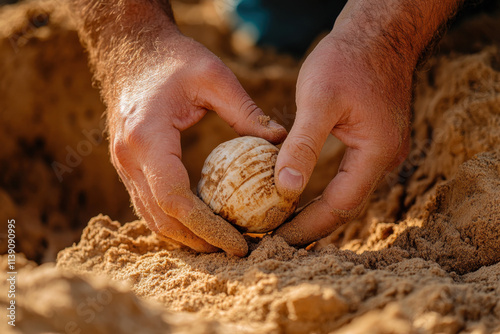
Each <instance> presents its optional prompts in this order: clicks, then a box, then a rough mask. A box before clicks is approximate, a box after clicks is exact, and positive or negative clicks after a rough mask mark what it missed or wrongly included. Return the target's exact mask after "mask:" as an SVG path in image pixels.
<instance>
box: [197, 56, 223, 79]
mask: <svg viewBox="0 0 500 334" xmlns="http://www.w3.org/2000/svg"><path fill="white" fill-rule="evenodd" d="M228 70H229V69H228V68H227V67H226V65H224V63H223V62H222V61H221V60H220V59H219V58H216V57H206V58H204V59H203V60H202V61H200V62H199V63H198V65H197V72H198V74H202V75H203V77H204V78H206V79H210V78H213V77H220V76H223V75H227V74H228Z"/></svg>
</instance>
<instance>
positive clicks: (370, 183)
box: [275, 25, 416, 246]
mask: <svg viewBox="0 0 500 334" xmlns="http://www.w3.org/2000/svg"><path fill="white" fill-rule="evenodd" d="M347 29H351V28H350V27H344V26H343V25H336V28H334V29H333V30H332V32H331V33H330V34H329V35H328V36H326V37H325V38H324V39H323V40H322V41H321V42H320V43H319V44H318V46H317V47H316V48H315V49H314V50H313V52H312V53H311V54H310V55H309V56H308V58H307V59H306V61H305V62H304V64H303V66H302V68H301V70H300V73H299V78H298V81H297V97H296V103H297V115H296V119H295V123H294V125H293V127H292V129H291V131H290V134H289V135H288V137H287V139H286V140H285V142H284V144H283V146H282V148H281V150H280V153H279V156H278V160H277V163H276V180H277V186H278V189H279V190H280V192H281V193H284V194H286V193H288V192H292V193H293V192H301V191H302V190H303V189H304V187H305V185H306V184H307V182H308V180H309V177H310V175H311V173H312V171H313V168H314V166H315V164H316V162H317V160H318V156H319V154H320V151H321V148H322V146H323V144H324V142H325V140H326V139H327V136H328V134H329V133H331V134H332V135H334V136H335V137H337V138H338V139H340V140H341V141H342V142H343V143H344V144H345V145H346V146H347V149H346V152H345V155H344V157H343V159H342V162H341V164H340V167H339V171H338V174H337V175H336V176H335V178H334V179H333V180H332V181H331V182H330V183H329V184H328V186H327V187H326V189H325V190H324V192H323V194H322V196H321V197H320V198H318V199H317V200H315V201H314V202H312V203H311V204H309V205H308V206H307V207H306V208H305V209H304V210H303V211H302V212H301V213H299V214H298V215H297V216H296V217H295V218H294V219H293V220H292V221H291V222H289V223H286V224H284V225H282V226H281V227H280V228H279V229H278V230H277V231H276V232H275V234H277V235H280V236H282V237H283V238H284V239H285V240H286V241H287V242H288V243H289V244H291V245H297V246H304V245H307V244H309V243H311V242H313V241H315V240H318V239H320V238H322V237H325V236H327V235H328V234H330V233H331V232H333V231H334V230H335V229H336V228H337V227H339V226H340V225H341V224H343V223H345V222H347V221H348V220H351V219H353V218H355V216H357V215H358V214H359V213H360V211H361V210H362V208H363V206H364V204H365V202H366V200H367V198H368V196H369V195H370V194H371V193H372V191H373V190H374V188H375V187H376V185H377V184H378V182H379V181H380V180H381V179H382V178H383V176H384V175H385V173H386V172H388V171H390V170H392V169H393V168H395V167H396V166H397V165H399V164H400V163H401V162H402V161H403V160H404V158H405V157H406V155H407V154H408V150H409V124H410V102H411V93H412V75H413V70H414V67H415V64H416V58H413V57H408V59H407V60H406V61H405V60H402V59H401V58H400V57H394V56H393V55H392V54H390V52H389V51H387V53H385V52H383V50H380V49H377V48H380V46H379V45H377V44H376V43H374V41H373V40H372V41H370V40H366V41H363V40H362V39H358V40H350V39H349V38H348V37H352V30H349V31H347Z"/></svg>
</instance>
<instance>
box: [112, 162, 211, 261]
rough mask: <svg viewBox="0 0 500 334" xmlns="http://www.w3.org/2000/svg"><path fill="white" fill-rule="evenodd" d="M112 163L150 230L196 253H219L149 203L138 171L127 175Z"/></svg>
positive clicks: (144, 181) (148, 195)
mask: <svg viewBox="0 0 500 334" xmlns="http://www.w3.org/2000/svg"><path fill="white" fill-rule="evenodd" d="M112 160H113V159H112ZM113 162H114V164H115V167H116V169H117V171H118V174H120V177H121V179H122V181H123V183H124V184H125V187H126V188H127V190H128V192H129V194H130V198H131V199H132V204H133V206H134V209H135V211H136V213H137V214H138V216H139V217H141V218H143V219H144V220H145V221H146V224H147V225H148V227H149V229H150V230H152V231H153V232H155V233H157V234H159V235H160V236H163V237H165V238H167V239H171V240H173V241H174V242H177V243H180V244H183V245H185V246H188V247H189V248H192V249H194V250H195V251H197V252H201V253H213V252H217V251H219V249H218V248H217V247H214V246H212V245H210V244H209V243H207V242H206V241H205V240H203V239H201V238H199V237H197V236H196V235H195V234H194V233H193V232H191V231H190V230H189V229H188V228H186V227H185V226H184V225H182V224H181V223H180V222H179V221H177V220H176V219H174V218H172V217H169V216H168V215H166V214H165V213H164V212H163V211H162V210H161V209H160V208H159V207H158V205H157V204H156V203H155V202H154V201H151V199H152V198H153V196H152V193H151V190H150V189H149V185H148V184H147V182H146V179H145V177H144V175H143V174H142V172H141V171H140V170H138V169H135V170H134V169H131V173H128V172H127V171H126V170H125V169H124V168H123V166H121V165H120V164H119V163H116V161H115V160H113ZM132 180H134V181H132ZM141 195H142V196H141ZM141 197H142V198H144V200H143V199H142V198H141ZM145 203H147V204H145Z"/></svg>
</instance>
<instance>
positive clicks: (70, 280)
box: [0, 2, 500, 333]
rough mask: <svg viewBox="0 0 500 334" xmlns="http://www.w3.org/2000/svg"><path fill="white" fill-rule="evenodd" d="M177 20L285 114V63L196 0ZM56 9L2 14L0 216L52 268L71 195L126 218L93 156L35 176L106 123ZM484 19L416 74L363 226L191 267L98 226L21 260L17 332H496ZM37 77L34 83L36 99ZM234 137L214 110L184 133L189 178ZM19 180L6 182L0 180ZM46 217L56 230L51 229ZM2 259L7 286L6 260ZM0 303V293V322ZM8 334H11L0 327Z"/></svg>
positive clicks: (499, 279) (493, 112)
mask: <svg viewBox="0 0 500 334" xmlns="http://www.w3.org/2000/svg"><path fill="white" fill-rule="evenodd" d="M42 9H43V11H45V12H48V13H49V14H50V23H49V24H48V26H45V27H42V28H37V29H34V28H30V29H31V30H29V29H28V30H27V33H26V34H25V35H26V37H25V40H21V42H22V43H21V42H19V43H21V44H19V50H18V51H16V52H17V53H13V52H14V51H12V50H13V47H12V45H11V41H12V39H11V38H12V36H13V34H16V33H18V32H19V31H21V30H22V29H24V30H26V24H27V23H26V22H27V21H26V18H30V17H33V15H34V14H37V13H39V12H40V11H41V10H42ZM176 9H177V13H178V17H179V19H178V21H179V22H180V24H181V27H182V29H184V31H186V32H187V33H189V34H192V35H194V36H196V37H197V38H198V39H200V40H201V41H202V42H204V43H205V44H207V45H208V46H209V47H210V48H211V49H212V50H213V51H215V52H217V53H218V54H220V55H221V56H222V57H223V59H224V60H225V61H226V62H227V63H228V64H229V65H230V66H231V68H232V69H233V70H234V71H235V72H236V74H237V75H238V77H239V78H240V80H241V81H242V83H243V85H244V86H245V87H246V88H247V89H248V91H249V93H250V95H251V96H253V97H255V99H256V101H257V103H258V104H260V105H261V106H262V107H263V109H264V110H266V111H268V112H269V114H270V116H271V117H275V118H278V117H277V116H276V115H275V114H273V112H272V110H273V108H278V107H279V109H281V110H283V106H288V108H292V107H291V106H292V105H293V87H294V80H295V77H296V74H297V69H298V66H299V65H298V64H297V63H296V62H294V61H293V60H291V59H289V58H286V57H280V56H277V55H274V54H272V53H267V52H262V51H259V50H255V49H248V48H246V49H245V48H244V46H242V45H241V44H238V43H240V42H238V40H237V39H236V38H233V37H234V36H233V37H232V36H230V34H229V33H228V32H227V30H224V27H223V26H221V25H220V23H219V22H218V21H217V20H216V16H215V15H216V13H215V12H214V10H213V8H212V7H210V5H209V4H208V3H205V4H201V5H187V4H185V3H176ZM58 13H59V9H58V10H56V9H55V7H54V6H53V3H52V2H44V3H40V2H35V3H34V4H29V5H24V6H17V7H11V8H10V9H9V10H7V9H3V10H2V11H0V18H1V19H0V22H2V24H0V52H1V54H2V60H3V62H2V63H1V65H0V66H1V68H2V70H1V71H2V79H1V81H0V85H1V86H0V87H1V89H0V92H1V94H2V103H4V102H3V101H7V103H5V104H2V108H3V109H2V123H1V124H0V126H2V128H3V132H2V133H3V136H4V137H5V139H2V142H5V143H6V144H4V149H3V150H2V161H7V160H8V161H9V163H12V164H13V163H17V164H18V165H7V164H4V163H3V162H2V171H3V172H4V173H3V174H2V178H3V179H2V188H3V190H1V192H0V198H1V199H2V203H8V204H9V205H8V206H7V205H6V204H2V209H1V212H2V217H3V215H5V216H6V217H9V216H11V217H12V216H15V217H16V218H17V219H18V221H19V222H20V225H22V226H23V227H20V229H19V231H18V240H20V241H19V242H20V247H21V248H20V250H21V251H23V252H24V253H26V255H27V257H28V258H29V259H35V260H38V261H40V260H42V259H45V260H50V259H51V258H53V257H54V255H55V251H57V250H58V249H57V247H58V246H59V247H61V244H64V242H66V243H67V242H68V240H71V239H72V238H74V234H76V233H78V231H79V230H78V224H73V225H71V224H72V222H74V221H76V222H78V219H79V218H78V217H79V216H78V213H80V214H82V212H80V211H78V208H80V206H79V205H82V203H80V204H78V203H73V202H72V201H73V198H77V199H78V198H80V197H79V196H83V195H79V194H84V198H86V202H85V203H86V208H87V209H88V210H87V211H85V212H86V213H88V212H91V211H92V210H95V209H99V210H101V211H102V212H103V213H106V214H108V215H110V216H112V217H113V218H116V217H118V218H119V219H120V221H121V223H123V222H125V221H126V219H127V218H122V217H125V216H127V215H128V214H129V213H127V212H126V211H127V210H123V208H127V200H126V194H124V193H123V189H122V188H121V186H120V184H119V183H118V181H117V180H116V177H115V176H114V174H113V173H112V169H111V167H110V165H109V163H108V162H107V157H106V152H105V149H106V148H105V145H102V146H96V148H95V152H92V155H91V156H90V155H89V157H88V158H87V159H83V162H82V163H81V165H80V166H78V167H76V168H75V171H74V172H72V173H71V174H70V175H69V177H74V179H71V182H70V181H67V182H66V181H65V182H63V183H61V184H59V182H57V178H55V176H54V173H53V171H52V169H51V168H50V165H49V167H47V165H46V163H45V162H47V161H51V160H50V159H60V161H64V154H65V151H64V148H65V146H66V145H70V146H71V145H74V146H73V147H76V145H78V142H79V141H80V140H82V139H81V136H82V134H81V129H82V128H85V126H95V124H96V123H98V113H99V112H101V111H102V106H101V105H100V104H99V103H98V100H97V99H98V98H97V95H96V92H95V91H94V90H92V89H91V88H90V76H89V74H88V71H86V69H85V67H84V65H85V59H84V55H83V53H82V51H81V49H80V48H79V47H78V44H77V39H76V38H77V37H76V34H75V32H74V30H73V28H72V25H71V23H70V22H68V21H66V19H65V18H64V15H60V14H58ZM193 13H194V14H193ZM195 14H196V15H195ZM497 18H498V15H497V16H495V18H491V17H486V16H483V17H481V18H479V19H475V20H472V21H470V22H466V23H465V24H464V25H463V26H462V27H461V28H460V29H458V30H456V31H455V32H454V33H452V34H450V35H448V36H447V37H445V40H444V41H443V42H442V43H441V48H440V53H438V54H437V55H436V56H434V57H433V58H432V59H431V60H430V62H429V63H428V64H427V65H426V67H425V68H424V69H422V71H421V72H420V73H419V74H418V84H417V87H416V97H415V104H414V109H415V110H414V111H415V116H414V121H413V133H412V135H413V144H412V151H411V153H410V156H409V158H408V159H407V161H406V162H405V163H404V164H403V165H402V166H401V167H400V168H399V169H397V170H395V171H394V173H392V174H390V175H389V176H388V177H387V178H386V180H385V182H383V184H381V185H380V187H379V188H378V189H377V191H376V192H375V194H374V195H373V196H372V198H371V200H370V202H369V204H368V207H367V208H366V210H365V211H364V213H363V214H362V215H361V216H360V217H359V218H358V219H356V220H354V221H353V222H351V223H349V224H347V225H345V226H344V227H342V228H341V229H339V230H338V231H336V232H335V233H334V234H332V235H331V236H330V237H328V238H326V239H324V240H322V241H320V242H318V243H317V244H316V245H315V247H314V248H313V249H312V250H309V251H306V250H304V249H300V250H298V249H295V248H292V247H289V246H288V245H286V244H285V243H284V242H283V240H281V239H279V238H272V237H265V238H264V239H263V240H256V239H250V238H249V239H248V241H249V245H250V249H251V252H250V254H249V256H248V257H246V258H243V259H238V258H234V257H228V256H226V255H225V254H222V253H219V254H211V255H197V254H195V253H193V252H191V251H188V250H184V249H178V248H176V247H175V246H173V245H171V244H169V243H167V242H165V241H162V240H160V239H158V238H157V237H156V236H155V235H154V234H152V233H151V232H150V231H149V230H148V229H147V228H146V225H145V224H144V223H143V222H141V221H135V222H131V223H127V224H124V225H122V224H121V223H120V222H117V221H112V220H111V219H109V218H108V217H107V216H97V217H95V218H93V219H91V220H90V222H89V223H88V226H87V227H86V228H85V230H84V231H83V234H82V235H81V240H80V241H79V242H78V244H74V245H73V246H72V247H69V248H67V249H65V250H63V251H61V252H60V253H59V254H58V256H57V264H56V265H54V263H46V264H43V265H37V264H36V263H35V262H32V261H29V260H26V259H25V258H24V257H23V256H21V255H18V261H17V262H18V264H17V265H18V278H19V281H18V291H19V293H18V294H17V296H16V300H17V303H18V319H17V320H18V321H17V326H16V328H15V330H14V331H13V332H15V333H36V332H63V333H65V332H66V333H78V330H81V332H82V333H112V332H116V333H136V332H141V333H159V332H166V333H459V332H464V333H500V320H499V319H500V195H499V194H500V145H499V144H500V52H499V47H500V43H499V41H498V35H497V33H494V32H498V31H499V28H500V27H499V24H498V19H497ZM3 22H7V23H6V24H4V23H3ZM23 23H24V24H25V25H24V28H23ZM16 29H17V30H16ZM20 29H21V30H20ZM231 38H232V39H231ZM464 38H467V40H466V41H464ZM23 43H24V44H23ZM240 49H244V51H245V53H244V56H243V55H241V54H240V52H241V50H240ZM47 64H52V67H50V66H49V67H48V65H47ZM14 69H16V71H14ZM75 69H79V70H78V71H76V70H75ZM6 78H8V80H6ZM65 78H66V79H65ZM32 80H40V81H39V82H38V83H37V84H36V85H39V86H40V87H41V88H37V89H39V90H37V89H35V87H34V86H35V83H31V81H32ZM68 80H69V81H70V82H71V83H68V82H66V81H68ZM31 85H33V86H31ZM12 87H15V88H16V89H18V90H19V89H20V87H21V88H22V87H24V89H25V90H22V92H23V94H26V96H25V97H24V98H23V99H20V100H19V99H18V97H19V95H16V91H15V90H14V88H12ZM37 87H38V86H37ZM72 94H76V95H72ZM75 96H77V97H78V96H79V97H80V100H76V101H75V100H74V99H75ZM75 104H76V105H77V106H75ZM81 106H85V107H81ZM7 108H8V109H7ZM80 108H81V109H80ZM42 110H43V112H42ZM88 110H91V111H92V112H91V113H90V112H88ZM290 110H291V109H290ZM69 111H74V112H73V116H71V113H70V112H69ZM51 112H54V113H55V114H54V116H51V115H52V114H51ZM89 113H90V116H89V115H88V114H89ZM55 115H58V116H55ZM4 116H5V118H3V117H4ZM282 116H283V113H282V114H281V117H282ZM86 117H87V119H86ZM287 117H288V116H287ZM37 118H40V119H39V120H37ZM56 118H57V119H58V120H59V121H58V122H56V121H55V119H56ZM4 119H5V121H4ZM72 119H73V121H72ZM278 120H279V118H278ZM86 122H88V123H86ZM214 128H215V129H217V131H216V132H217V133H218V135H217V136H215V135H212V134H213V132H214V130H213V129H214ZM232 136H233V134H232V133H231V132H230V131H229V130H227V127H225V126H224V125H222V124H221V123H220V122H219V121H217V119H216V118H215V117H213V115H211V116H209V118H208V119H207V120H206V121H205V122H204V123H203V124H201V125H199V126H197V127H195V128H194V129H192V130H190V131H189V132H188V133H187V134H186V136H185V141H184V145H185V148H186V156H185V160H186V163H187V164H188V168H189V170H190V172H194V171H196V170H198V171H199V169H200V168H201V163H202V161H203V159H200V158H199V156H200V152H204V153H206V154H204V156H203V157H205V156H206V155H207V154H208V152H209V151H210V150H211V149H212V148H213V147H215V146H216V145H217V143H218V142H220V141H222V140H225V139H228V138H230V137H232ZM37 138H38V139H37ZM40 138H41V139H42V143H43V144H40V140H41V139H40ZM37 140H38V141H37ZM217 141H218V142H217ZM36 143H38V144H37V145H38V146H37V145H35V146H34V148H31V150H30V149H27V148H26V147H28V148H29V147H32V146H33V145H34V144H36ZM68 143H69V144H68ZM23 145H24V146H23ZM26 145H28V146H26ZM30 145H31V146H30ZM5 152H7V153H5ZM341 154H342V146H341V145H339V144H338V143H337V142H335V141H332V145H330V146H329V148H328V149H325V150H324V152H323V154H322V158H321V161H320V164H319V166H318V168H317V170H316V176H315V178H314V179H313V184H312V186H311V187H310V188H309V190H308V191H309V193H308V194H306V197H307V198H311V197H312V196H313V195H314V194H315V192H317V189H320V188H321V186H322V185H324V183H325V182H326V181H327V180H328V178H327V177H326V176H327V175H331V173H332V172H331V169H332V168H334V167H335V164H336V163H337V161H338V160H339V157H340V155H341ZM197 155H198V156H197ZM5 166H7V167H5ZM332 166H333V167H332ZM16 171H18V173H19V176H17V177H18V181H16V182H17V183H16V182H13V181H12V182H11V183H8V182H7V181H6V180H10V179H11V178H12V177H13V176H15V175H17V174H15V172H16ZM7 177H9V178H7ZM27 180H28V181H27ZM93 182H95V183H93ZM193 184H195V183H193ZM16 187H17V188H16ZM311 189H313V190H311ZM16 191H17V192H16ZM48 194H51V195H50V196H48ZM52 194H54V195H52ZM117 194H119V195H117ZM75 196H76V197H75ZM120 196H122V197H120ZM123 197H124V198H125V199H123ZM22 199H24V200H22ZM63 199H66V202H65V201H64V200H63ZM42 209H43V210H46V211H47V213H46V216H45V219H43V216H42V213H43V212H42V211H40V210H42ZM9 210H10V211H9ZM55 215H57V217H60V218H59V219H60V220H59V221H60V223H59V225H57V224H55V223H47V221H49V222H51V221H56V218H51V219H52V220H51V219H48V218H47V217H56V216H55ZM120 215H122V216H120ZM2 219H3V218H2ZM47 219H48V220H47ZM58 233H65V234H64V235H65V236H66V237H65V238H67V239H68V240H66V239H64V238H62V235H60V234H58ZM23 240H24V241H23ZM40 240H46V241H45V248H44V242H41V241H40ZM47 240H48V241H47ZM52 240H54V241H52ZM57 242H61V244H58V243H57ZM47 243H49V245H50V247H47V245H46V244H47ZM51 247H52V248H51ZM0 263H1V265H0V267H1V271H0V282H1V283H0V285H2V287H6V277H5V275H6V274H5V273H6V271H7V270H6V266H7V262H6V258H5V256H4V257H3V259H2V262H0ZM2 291H4V289H2ZM7 302H8V300H7V298H6V294H4V293H2V294H1V295H0V306H1V308H2V309H4V307H5V306H6V303H7ZM4 328H5V329H7V330H9V331H12V328H6V323H5V321H2V322H1V323H0V330H1V331H2V333H3V332H4Z"/></svg>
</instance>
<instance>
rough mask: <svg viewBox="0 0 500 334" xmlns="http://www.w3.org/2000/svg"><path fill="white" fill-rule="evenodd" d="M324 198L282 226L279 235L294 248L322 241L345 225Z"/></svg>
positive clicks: (278, 231) (275, 233)
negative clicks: (333, 213)
mask: <svg viewBox="0 0 500 334" xmlns="http://www.w3.org/2000/svg"><path fill="white" fill-rule="evenodd" d="M331 211H332V210H331V208H330V206H329V205H328V203H326V202H325V200H324V198H323V197H320V198H319V199H317V200H316V201H314V202H312V203H310V204H309V205H308V206H306V207H305V208H304V209H303V210H302V211H301V212H300V213H299V214H298V215H297V216H296V217H295V218H294V219H293V220H292V221H290V222H288V223H285V224H283V225H281V226H280V227H279V228H278V229H277V230H276V231H275V232H274V235H278V236H280V237H282V238H283V239H285V241H286V242H287V243H288V244H289V245H292V246H297V247H302V246H307V245H309V244H310V243H312V242H314V241H316V240H319V239H322V238H324V237H326V236H328V235H329V234H330V233H332V232H333V231H335V230H336V229H337V228H338V227H340V226H341V225H342V224H343V221H342V219H341V218H340V217H337V216H335V215H332V212H331Z"/></svg>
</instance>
